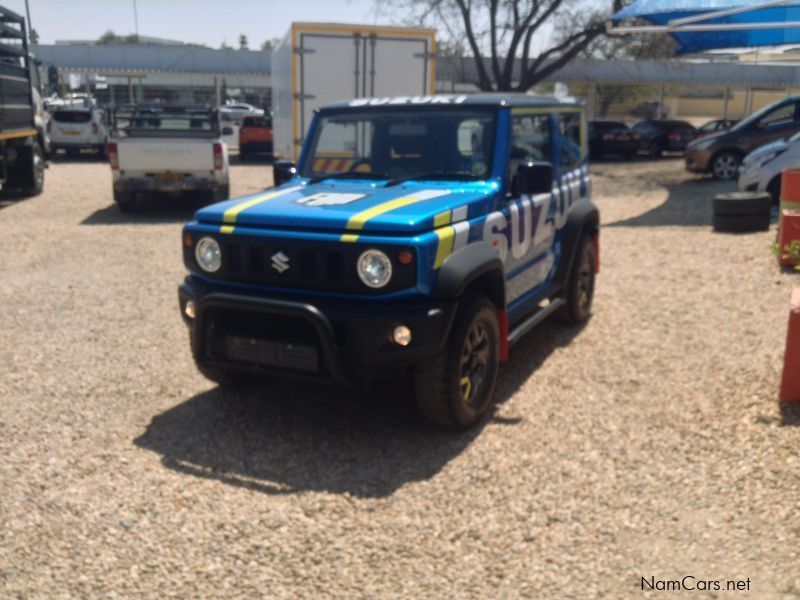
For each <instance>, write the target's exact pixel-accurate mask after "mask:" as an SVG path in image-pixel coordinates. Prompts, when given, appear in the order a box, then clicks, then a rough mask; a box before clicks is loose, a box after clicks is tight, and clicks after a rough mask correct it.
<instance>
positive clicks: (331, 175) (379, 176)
mask: <svg viewBox="0 0 800 600" xmlns="http://www.w3.org/2000/svg"><path fill="white" fill-rule="evenodd" d="M325 179H389V176H388V175H387V174H386V173H361V172H358V171H354V172H352V173H351V172H348V171H345V172H343V173H324V174H322V175H316V176H314V177H311V178H310V180H309V182H308V183H319V182H320V181H323V180H325Z"/></svg>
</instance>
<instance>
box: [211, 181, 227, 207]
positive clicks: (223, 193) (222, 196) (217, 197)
mask: <svg viewBox="0 0 800 600" xmlns="http://www.w3.org/2000/svg"><path fill="white" fill-rule="evenodd" d="M230 197H231V186H230V184H229V183H226V184H225V185H221V186H219V187H218V188H217V189H216V190H214V196H213V201H214V202H222V201H223V200H227V199H228V198H230Z"/></svg>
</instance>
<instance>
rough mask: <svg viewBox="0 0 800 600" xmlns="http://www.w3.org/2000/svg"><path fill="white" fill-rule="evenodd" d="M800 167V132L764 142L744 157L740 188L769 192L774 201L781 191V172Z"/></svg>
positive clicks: (740, 172) (740, 174)
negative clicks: (781, 138) (786, 137)
mask: <svg viewBox="0 0 800 600" xmlns="http://www.w3.org/2000/svg"><path fill="white" fill-rule="evenodd" d="M794 167H800V133H796V134H795V135H793V136H792V137H790V138H789V139H783V140H779V141H777V142H771V143H769V144H764V145H763V146H759V147H758V148H756V149H755V150H753V151H752V152H751V153H750V154H748V155H747V156H745V157H744V160H743V161H742V166H741V167H740V169H739V182H738V185H739V189H740V190H743V191H748V192H769V193H770V194H771V195H772V199H773V201H774V202H777V201H778V200H779V197H780V193H781V172H782V171H783V170H784V169H789V168H794Z"/></svg>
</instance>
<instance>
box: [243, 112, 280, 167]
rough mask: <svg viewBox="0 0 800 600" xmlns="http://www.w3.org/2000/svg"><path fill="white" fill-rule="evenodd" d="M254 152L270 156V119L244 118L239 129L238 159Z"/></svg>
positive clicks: (260, 117)
mask: <svg viewBox="0 0 800 600" xmlns="http://www.w3.org/2000/svg"><path fill="white" fill-rule="evenodd" d="M256 152H266V153H268V154H272V119H270V118H269V117H263V116H259V117H256V116H253V117H245V118H244V119H242V126H241V127H240V128H239V158H240V159H245V158H247V156H248V155H250V154H254V153H256Z"/></svg>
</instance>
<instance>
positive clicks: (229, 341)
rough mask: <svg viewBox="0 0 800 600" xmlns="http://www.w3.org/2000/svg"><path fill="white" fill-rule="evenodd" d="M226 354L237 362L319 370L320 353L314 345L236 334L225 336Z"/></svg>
mask: <svg viewBox="0 0 800 600" xmlns="http://www.w3.org/2000/svg"><path fill="white" fill-rule="evenodd" d="M225 354H226V356H227V358H229V359H230V360H234V361H237V362H243V363H250V364H256V365H265V366H271V367H285V368H288V369H296V370H298V371H309V372H316V371H318V370H319V354H318V352H317V349H316V348H314V347H313V346H306V345H303V344H292V343H288V342H275V341H270V340H260V339H256V338H244V337H236V336H226V337H225Z"/></svg>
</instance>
